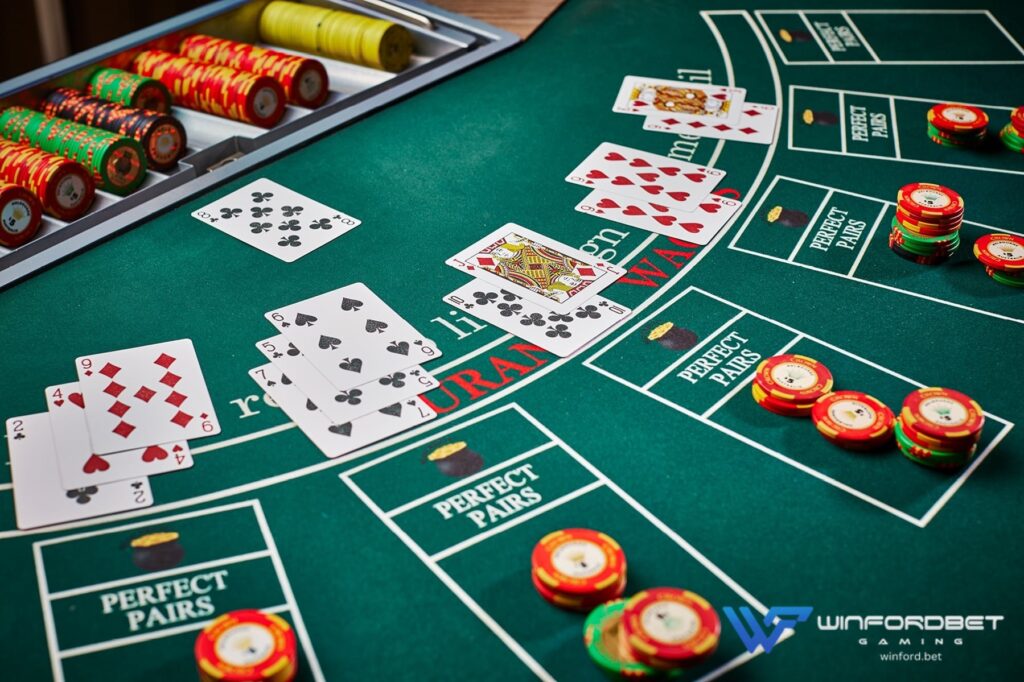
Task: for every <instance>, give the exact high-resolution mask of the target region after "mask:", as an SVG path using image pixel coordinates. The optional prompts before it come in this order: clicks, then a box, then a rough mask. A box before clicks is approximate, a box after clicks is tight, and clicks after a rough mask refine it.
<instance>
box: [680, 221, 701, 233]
mask: <svg viewBox="0 0 1024 682" xmlns="http://www.w3.org/2000/svg"><path fill="white" fill-rule="evenodd" d="M679 227H681V228H683V229H684V230H686V231H687V232H689V233H691V234H696V233H698V232H700V231H701V228H703V227H704V226H703V225H701V224H700V223H679Z"/></svg>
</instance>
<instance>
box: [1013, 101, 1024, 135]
mask: <svg viewBox="0 0 1024 682" xmlns="http://www.w3.org/2000/svg"><path fill="white" fill-rule="evenodd" d="M1010 123H1012V124H1013V127H1014V128H1016V129H1017V130H1018V131H1021V132H1024V107H1017V108H1016V109H1014V110H1013V113H1012V114H1010Z"/></svg>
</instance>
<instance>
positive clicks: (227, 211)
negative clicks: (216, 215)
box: [220, 208, 242, 220]
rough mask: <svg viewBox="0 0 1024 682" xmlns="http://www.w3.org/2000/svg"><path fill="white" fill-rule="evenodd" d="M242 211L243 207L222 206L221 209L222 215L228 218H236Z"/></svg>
mask: <svg viewBox="0 0 1024 682" xmlns="http://www.w3.org/2000/svg"><path fill="white" fill-rule="evenodd" d="M241 213H242V209H240V208H222V209H221V210H220V217H221V218H224V219H225V220H226V219H228V218H234V217H235V216H236V215H240V214H241Z"/></svg>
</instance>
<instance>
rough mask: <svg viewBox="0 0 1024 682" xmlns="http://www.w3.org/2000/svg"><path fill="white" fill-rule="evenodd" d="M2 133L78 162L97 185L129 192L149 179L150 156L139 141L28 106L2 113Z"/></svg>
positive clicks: (13, 108) (117, 192) (121, 193)
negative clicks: (50, 114)
mask: <svg viewBox="0 0 1024 682" xmlns="http://www.w3.org/2000/svg"><path fill="white" fill-rule="evenodd" d="M0 135H2V136H3V137H5V138H6V139H8V140H11V141H12V142H24V143H26V144H29V145H32V146H33V147H37V148H39V149H42V150H43V151H47V152H50V153H52V154H59V155H61V156H64V157H66V158H69V159H71V160H73V161H77V162H78V163H80V164H81V165H82V166H84V167H85V168H86V169H88V170H89V172H90V173H91V174H92V177H93V180H95V182H96V185H97V186H98V187H100V188H102V189H105V190H107V191H109V192H113V193H115V194H120V195H124V194H129V193H131V192H132V191H133V190H134V189H135V188H137V187H138V186H139V185H140V184H142V181H143V180H144V179H145V178H146V155H145V152H143V150H142V146H141V145H140V144H139V143H138V142H136V141H135V140H133V139H131V138H128V137H125V136H123V135H118V134H116V133H111V132H108V131H106V130H101V129H100V128H94V127H92V126H88V125H82V124H81V123H74V122H72V121H66V120H64V119H62V118H53V117H51V116H47V115H46V114H43V113H40V112H38V111H32V110H31V109H26V108H24V107H9V108H7V109H5V110H4V111H3V112H2V113H0Z"/></svg>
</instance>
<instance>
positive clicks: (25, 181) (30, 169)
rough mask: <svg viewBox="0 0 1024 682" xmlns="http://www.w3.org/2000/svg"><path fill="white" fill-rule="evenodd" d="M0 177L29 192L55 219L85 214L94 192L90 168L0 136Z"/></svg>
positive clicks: (74, 218) (94, 187)
mask: <svg viewBox="0 0 1024 682" xmlns="http://www.w3.org/2000/svg"><path fill="white" fill-rule="evenodd" d="M0 181H4V182H9V183H13V184H15V185H20V186H22V187H24V188H25V189H27V190H28V191H30V192H32V193H33V194H34V195H35V196H36V197H37V198H38V199H39V201H40V203H41V204H42V206H43V210H44V211H46V213H48V214H49V215H51V216H53V217H54V218H57V219H58V220H64V221H69V222H70V221H72V220H77V219H78V218H80V217H82V216H83V215H85V213H86V211H88V210H89V207H90V206H92V201H93V198H94V196H95V193H96V185H95V183H94V182H93V179H92V177H91V176H90V175H89V172H88V171H87V170H86V169H85V168H84V167H83V166H82V165H81V164H78V163H75V162H74V161H69V160H68V159H65V158H64V157H63V156H59V155H57V154H50V153H49V152H45V151H43V150H41V149H35V148H34V147H31V146H29V145H27V144H18V143H14V142H8V141H7V140H3V139H0Z"/></svg>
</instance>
